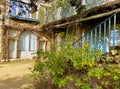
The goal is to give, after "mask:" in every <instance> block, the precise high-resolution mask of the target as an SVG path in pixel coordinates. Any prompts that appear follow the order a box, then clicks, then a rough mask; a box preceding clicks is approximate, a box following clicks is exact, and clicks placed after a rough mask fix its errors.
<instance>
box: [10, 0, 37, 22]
mask: <svg viewBox="0 0 120 89" xmlns="http://www.w3.org/2000/svg"><path fill="white" fill-rule="evenodd" d="M29 10H30V7H29V5H28V4H27V3H24V2H17V1H13V0H10V8H9V17H10V18H13V19H20V20H26V21H35V22H39V20H38V16H37V12H36V13H30V11H29Z"/></svg>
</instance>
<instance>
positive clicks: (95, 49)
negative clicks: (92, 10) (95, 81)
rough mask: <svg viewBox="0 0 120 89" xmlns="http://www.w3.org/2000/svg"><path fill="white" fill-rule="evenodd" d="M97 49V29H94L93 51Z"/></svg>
mask: <svg viewBox="0 0 120 89" xmlns="http://www.w3.org/2000/svg"><path fill="white" fill-rule="evenodd" d="M96 49H97V28H95V51H96Z"/></svg>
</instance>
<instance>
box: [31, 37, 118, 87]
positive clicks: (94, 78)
mask: <svg viewBox="0 0 120 89" xmlns="http://www.w3.org/2000/svg"><path fill="white" fill-rule="evenodd" d="M66 38H67V39H64V41H63V42H62V43H61V44H59V43H56V44H52V46H51V50H48V51H46V52H44V51H42V50H39V51H38V53H37V56H36V57H35V60H36V63H35V65H34V68H33V69H32V72H33V77H34V78H35V81H36V83H35V88H36V89H119V87H120V85H119V84H120V70H119V69H117V68H114V67H111V66H107V65H106V64H100V63H99V60H100V58H101V52H100V51H99V50H98V51H96V52H94V50H93V49H90V47H89V45H87V44H84V45H83V47H82V48H81V47H78V48H76V47H74V46H73V45H72V41H73V37H72V36H67V37H66Z"/></svg>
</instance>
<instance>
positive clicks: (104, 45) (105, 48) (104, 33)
mask: <svg viewBox="0 0 120 89" xmlns="http://www.w3.org/2000/svg"><path fill="white" fill-rule="evenodd" d="M103 47H104V54H105V53H106V22H104V46H103Z"/></svg>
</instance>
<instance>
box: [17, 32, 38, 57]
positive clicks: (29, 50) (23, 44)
mask: <svg viewBox="0 0 120 89" xmlns="http://www.w3.org/2000/svg"><path fill="white" fill-rule="evenodd" d="M18 49H19V50H18V51H19V52H18V57H19V58H32V57H33V56H34V55H35V52H36V51H37V37H36V35H35V34H33V33H31V32H23V33H22V34H21V35H20V37H19V42H18Z"/></svg>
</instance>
